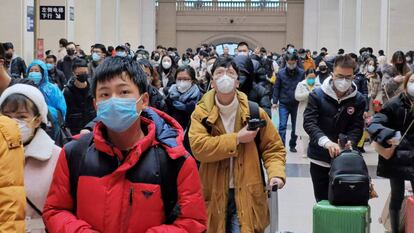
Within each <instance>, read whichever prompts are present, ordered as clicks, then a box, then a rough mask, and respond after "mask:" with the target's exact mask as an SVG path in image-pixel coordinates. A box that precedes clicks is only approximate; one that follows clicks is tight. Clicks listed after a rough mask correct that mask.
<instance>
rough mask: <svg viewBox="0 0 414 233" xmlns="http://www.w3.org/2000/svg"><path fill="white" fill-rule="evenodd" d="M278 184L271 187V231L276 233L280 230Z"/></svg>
mask: <svg viewBox="0 0 414 233" xmlns="http://www.w3.org/2000/svg"><path fill="white" fill-rule="evenodd" d="M277 189H278V185H277V184H275V185H273V186H271V187H270V190H269V193H270V206H269V209H270V233H276V232H277V231H278V230H279V203H278V197H277Z"/></svg>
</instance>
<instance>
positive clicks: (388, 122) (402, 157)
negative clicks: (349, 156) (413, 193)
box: [368, 93, 414, 180]
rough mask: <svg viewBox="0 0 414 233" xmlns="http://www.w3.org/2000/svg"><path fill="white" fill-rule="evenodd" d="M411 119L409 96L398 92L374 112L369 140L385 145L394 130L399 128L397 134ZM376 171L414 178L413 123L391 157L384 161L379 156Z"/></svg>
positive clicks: (393, 176) (402, 131) (382, 173)
mask: <svg viewBox="0 0 414 233" xmlns="http://www.w3.org/2000/svg"><path fill="white" fill-rule="evenodd" d="M413 120H414V111H413V109H412V108H411V103H410V100H409V97H408V96H407V95H406V94H405V93H401V94H399V95H397V96H395V97H393V98H391V99H390V100H389V101H388V102H387V103H386V104H385V105H384V106H383V108H382V109H381V111H380V112H379V113H377V114H375V115H374V118H373V120H372V122H371V124H370V125H369V126H368V132H369V133H370V135H371V138H372V140H374V141H376V142H378V143H379V144H381V145H382V146H384V147H389V145H388V144H387V141H388V140H389V139H391V138H393V137H394V135H395V132H396V131H400V132H401V136H402V135H404V133H405V132H406V131H407V129H408V127H409V125H410V124H411V122H413ZM377 174H378V176H382V177H386V178H400V179H405V180H414V125H412V126H411V128H410V129H409V130H408V131H407V134H406V136H405V137H404V139H403V140H402V141H401V142H400V144H399V145H398V146H397V148H396V150H395V152H394V155H393V156H392V157H391V159H389V160H386V159H384V158H383V157H382V156H379V159H378V167H377Z"/></svg>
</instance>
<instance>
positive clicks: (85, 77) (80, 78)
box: [76, 73, 89, 83]
mask: <svg viewBox="0 0 414 233" xmlns="http://www.w3.org/2000/svg"><path fill="white" fill-rule="evenodd" d="M88 77H89V75H88V74H87V73H83V74H80V75H78V76H76V79H77V80H78V81H79V82H81V83H83V82H86V81H87V80H88Z"/></svg>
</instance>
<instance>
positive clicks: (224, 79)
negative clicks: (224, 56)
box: [216, 74, 236, 94]
mask: <svg viewBox="0 0 414 233" xmlns="http://www.w3.org/2000/svg"><path fill="white" fill-rule="evenodd" d="M235 82H236V80H235V79H234V78H231V77H229V76H227V74H225V75H223V76H221V77H220V78H218V79H216V86H217V91H218V92H220V93H223V94H230V93H231V92H232V91H234V83H235Z"/></svg>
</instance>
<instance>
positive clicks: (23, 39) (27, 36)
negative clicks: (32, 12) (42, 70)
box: [0, 0, 33, 63]
mask: <svg viewBox="0 0 414 233" xmlns="http://www.w3.org/2000/svg"><path fill="white" fill-rule="evenodd" d="M28 5H29V6H33V0H1V4H0V28H2V32H1V33H0V41H1V42H12V43H13V45H14V50H15V53H16V54H17V55H18V56H20V57H22V58H23V59H25V61H26V63H29V62H30V61H31V60H32V59H33V32H27V28H26V26H27V6H28Z"/></svg>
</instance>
